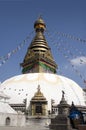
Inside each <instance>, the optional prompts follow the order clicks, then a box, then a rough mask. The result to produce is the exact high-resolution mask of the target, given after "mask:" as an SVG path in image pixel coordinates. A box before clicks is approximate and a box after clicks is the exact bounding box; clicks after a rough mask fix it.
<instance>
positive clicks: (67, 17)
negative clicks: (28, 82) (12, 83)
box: [0, 0, 86, 87]
mask: <svg viewBox="0 0 86 130" xmlns="http://www.w3.org/2000/svg"><path fill="white" fill-rule="evenodd" d="M39 15H42V17H43V19H44V21H45V23H46V25H47V31H48V33H47V32H45V36H46V39H47V41H48V44H49V46H50V47H51V49H52V53H53V57H54V59H55V60H56V63H57V64H58V68H59V69H58V70H57V73H58V74H61V75H64V76H66V77H69V78H71V79H73V80H74V81H76V82H77V83H78V84H79V85H80V86H82V87H85V86H86V85H85V84H84V83H83V80H84V79H86V42H84V40H85V39H86V0H36V1H35V0H0V57H1V60H0V81H1V82H3V81H4V80H6V79H7V78H10V77H12V76H15V75H19V74H21V68H20V65H19V64H20V63H21V62H22V61H23V58H24V56H25V53H26V51H27V48H28V46H29V44H30V42H31V40H32V38H33V37H34V35H35V33H33V34H32V35H31V37H30V39H28V41H27V42H26V44H25V45H24V46H23V47H22V48H20V49H19V50H18V51H17V52H16V53H13V54H12V56H10V57H9V59H8V60H7V61H4V58H3V56H7V55H8V54H9V53H10V52H11V53H12V51H13V50H15V49H16V48H17V47H18V46H19V45H20V44H21V43H22V42H23V41H24V39H25V38H26V37H27V36H29V35H30V33H31V32H32V31H34V28H33V25H34V22H35V20H36V19H37V18H38V17H39ZM48 34H50V36H49V35H48ZM63 34H65V35H64V36H63ZM77 38H78V39H77ZM81 40H82V41H81ZM2 62H4V64H2ZM73 65H74V66H73Z"/></svg>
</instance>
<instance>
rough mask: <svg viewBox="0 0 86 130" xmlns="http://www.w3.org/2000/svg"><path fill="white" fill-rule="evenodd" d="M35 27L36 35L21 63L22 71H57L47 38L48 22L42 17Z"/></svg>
mask: <svg viewBox="0 0 86 130" xmlns="http://www.w3.org/2000/svg"><path fill="white" fill-rule="evenodd" d="M34 29H35V32H36V35H35V37H34V38H33V40H32V42H31V44H30V46H29V48H28V50H27V53H26V55H25V58H24V60H23V63H21V66H22V68H23V69H22V73H23V74H25V73H41V72H44V73H56V68H57V65H56V63H55V61H54V59H53V57H52V54H51V49H50V47H49V46H48V44H47V41H46V39H45V36H44V31H45V29H46V24H45V22H44V21H43V19H42V18H41V17H40V18H38V20H37V21H36V22H35V23H34Z"/></svg>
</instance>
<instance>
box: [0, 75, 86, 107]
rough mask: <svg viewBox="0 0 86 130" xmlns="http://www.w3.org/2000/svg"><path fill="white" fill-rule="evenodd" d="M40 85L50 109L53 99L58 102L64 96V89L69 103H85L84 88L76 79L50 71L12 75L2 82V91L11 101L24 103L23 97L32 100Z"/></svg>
mask: <svg viewBox="0 0 86 130" xmlns="http://www.w3.org/2000/svg"><path fill="white" fill-rule="evenodd" d="M38 85H40V88H41V92H42V93H43V95H44V96H45V98H46V99H47V101H48V109H50V107H51V99H54V100H55V103H56V104H58V103H59V102H60V100H61V97H62V90H63V91H64V92H65V99H66V101H67V103H68V104H71V103H72V101H73V102H74V104H75V105H85V101H84V96H83V90H82V88H81V87H80V86H79V85H78V84H76V83H75V82H74V81H72V80H70V79H68V78H66V77H63V76H59V75H56V74H50V73H28V74H22V75H18V76H15V77H12V78H10V79H8V80H6V81H4V82H3V83H2V84H1V88H0V89H1V91H4V93H5V94H7V95H8V96H9V97H11V98H10V100H9V103H23V99H25V98H27V101H28V103H29V101H30V100H31V98H32V97H33V96H34V94H35V92H37V88H38Z"/></svg>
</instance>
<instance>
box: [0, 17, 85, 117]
mask: <svg viewBox="0 0 86 130" xmlns="http://www.w3.org/2000/svg"><path fill="white" fill-rule="evenodd" d="M34 29H35V37H34V38H33V39H32V42H31V44H30V46H29V47H28V49H27V53H26V55H25V57H24V60H23V62H22V63H21V64H20V65H21V67H22V74H20V75H16V76H14V77H11V78H9V79H7V80H5V81H4V82H3V83H1V88H0V90H1V91H4V93H5V94H7V95H8V96H9V97H10V100H9V104H11V105H12V104H13V105H14V106H18V107H20V108H21V107H22V105H21V104H23V101H24V99H26V100H27V102H26V109H27V110H28V112H29V114H30V115H33V116H35V115H39V114H40V115H47V114H48V111H51V100H52V99H53V100H54V101H55V103H56V104H59V102H60V100H61V95H62V91H64V92H65V99H66V100H67V103H68V104H71V103H72V101H73V102H74V104H75V105H79V106H85V105H86V104H85V98H84V96H83V94H84V91H83V89H82V88H81V87H80V86H79V85H78V84H77V83H76V82H74V81H73V80H71V79H69V78H67V77H64V76H61V75H58V74H57V71H56V70H57V68H58V66H57V64H56V62H55V60H54V58H53V56H52V52H51V48H50V47H49V45H48V42H47V41H46V38H45V35H44V32H45V29H46V24H45V22H44V20H43V19H42V18H41V17H39V18H38V19H37V20H36V22H35V23H34ZM38 86H40V90H39V89H38V91H40V94H41V95H40V96H42V101H41V100H40V98H39V97H40V96H38V97H36V98H35V102H34V103H32V102H33V101H32V98H33V97H34V94H35V93H36V92H37V88H38ZM32 104H33V105H32ZM44 109H45V110H44ZM45 113H46V114H45Z"/></svg>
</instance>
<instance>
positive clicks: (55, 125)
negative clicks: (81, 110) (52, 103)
mask: <svg viewBox="0 0 86 130" xmlns="http://www.w3.org/2000/svg"><path fill="white" fill-rule="evenodd" d="M50 129H54V130H72V128H71V125H70V121H69V118H68V117H67V116H66V115H62V114H59V115H58V116H56V117H55V118H54V119H51V124H50Z"/></svg>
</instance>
